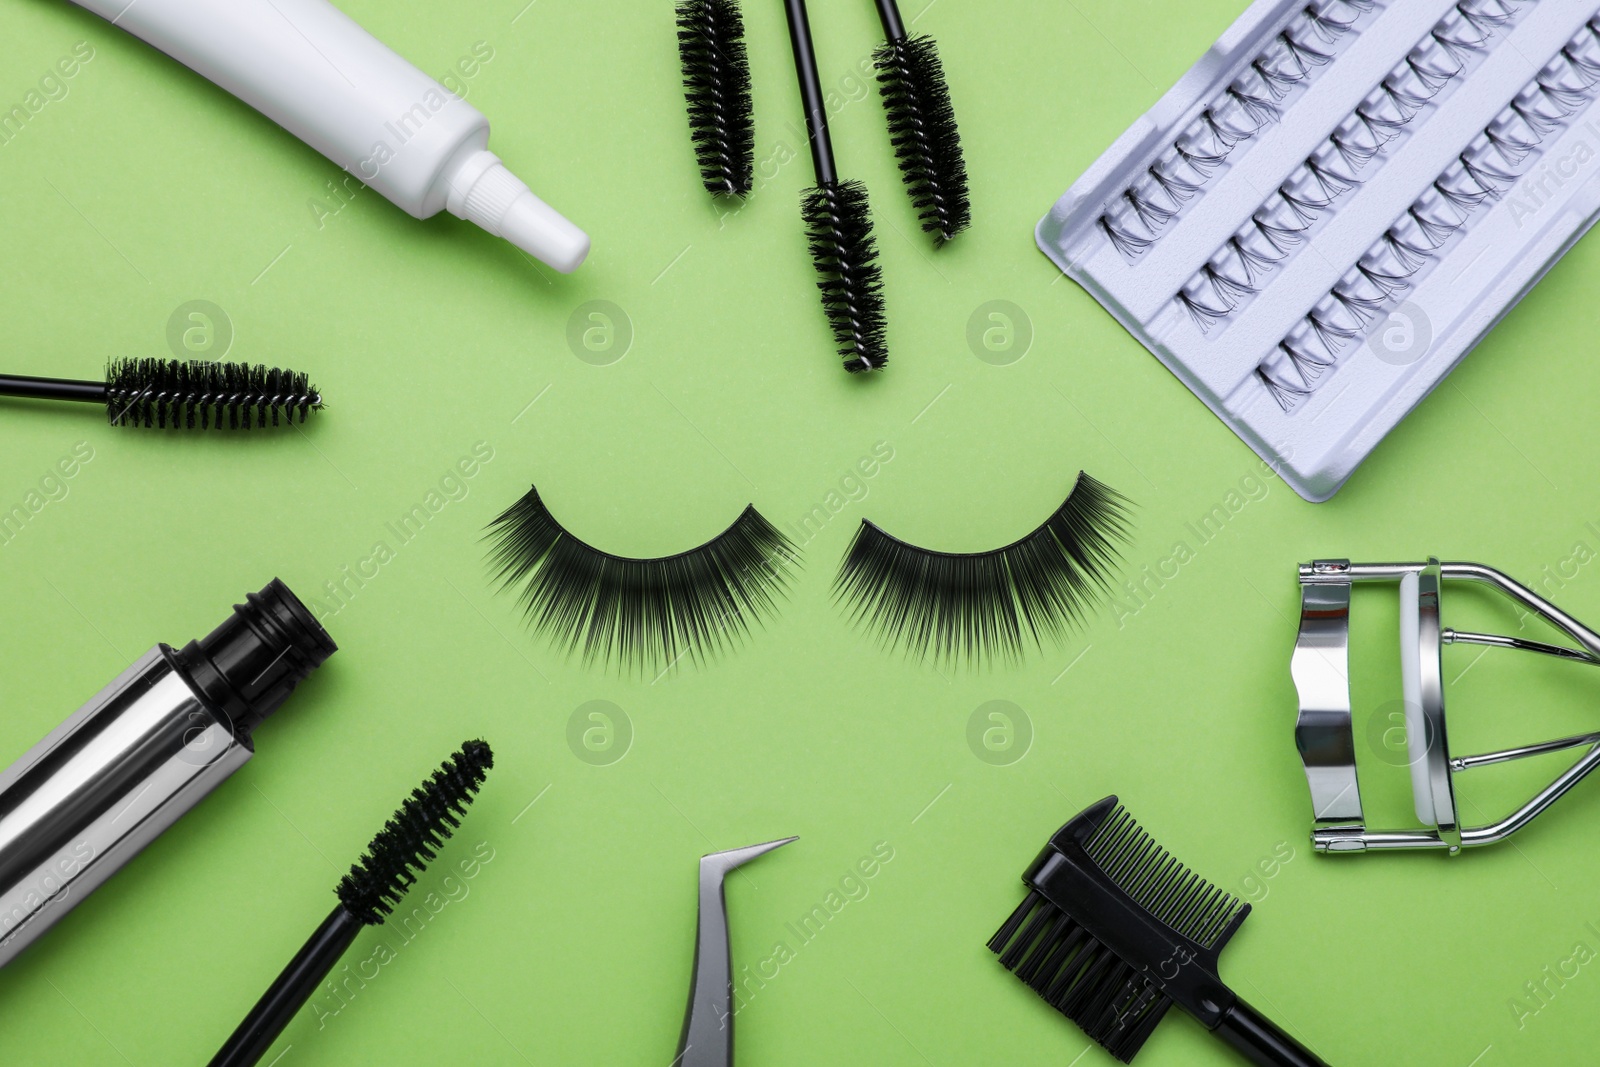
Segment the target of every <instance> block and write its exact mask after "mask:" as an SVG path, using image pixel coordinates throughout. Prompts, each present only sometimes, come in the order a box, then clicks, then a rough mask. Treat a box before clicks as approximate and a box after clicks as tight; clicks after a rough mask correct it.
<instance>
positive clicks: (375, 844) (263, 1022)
mask: <svg viewBox="0 0 1600 1067" xmlns="http://www.w3.org/2000/svg"><path fill="white" fill-rule="evenodd" d="M493 766H494V753H493V752H491V751H490V749H489V746H488V745H487V744H485V743H484V742H482V741H468V742H467V743H466V744H464V745H462V746H461V749H460V751H458V752H457V753H456V754H455V755H453V756H451V757H450V758H449V759H448V760H446V761H445V762H444V764H443V765H442V766H441V767H440V768H439V769H438V770H436V771H434V772H433V776H432V777H430V778H429V779H428V780H427V781H425V782H423V783H422V786H421V788H419V789H414V790H412V792H411V796H409V797H407V798H406V801H405V803H404V804H402V805H401V806H400V810H399V811H397V812H395V815H394V818H393V819H390V820H389V822H388V824H387V825H386V826H384V828H383V829H382V830H380V831H378V836H377V837H374V838H373V839H372V844H371V845H369V846H368V848H367V853H366V855H364V856H362V857H361V862H360V863H357V864H356V865H355V866H354V867H352V868H350V873H349V874H348V875H346V876H345V878H344V880H343V881H341V882H340V883H339V887H338V889H336V890H335V892H336V893H338V895H339V904H338V906H337V907H335V908H334V909H333V913H332V914H330V915H329V916H328V918H327V919H326V920H324V922H323V924H322V925H321V926H319V927H318V928H317V931H316V933H314V934H312V935H311V940H309V941H307V942H306V943H305V947H304V948H302V949H301V950H300V951H299V953H297V954H296V955H295V958H294V959H292V960H290V961H289V966H287V967H285V968H284V969H283V973H282V974H280V975H279V976H278V980H277V981H276V982H273V983H272V987H271V988H270V989H268V990H267V992H266V993H265V995H263V996H262V998H261V999H260V1000H259V1001H257V1002H256V1006H255V1007H254V1008H253V1009H252V1010H251V1012H250V1014H249V1015H248V1016H246V1017H245V1020H244V1022H242V1023H240V1024H239V1028H238V1029H237V1030H235V1031H234V1032H233V1036H232V1037H230V1038H228V1043H227V1044H226V1045H223V1046H222V1050H221V1051H220V1052H218V1053H217V1054H216V1056H214V1057H212V1060H211V1067H253V1065H254V1064H256V1063H258V1062H259V1061H260V1059H261V1057H262V1056H263V1055H265V1054H266V1052H267V1050H268V1049H269V1048H271V1047H272V1043H273V1042H274V1041H276V1040H277V1039H278V1035H279V1034H281V1033H283V1029H284V1027H286V1026H288V1025H289V1021H290V1020H291V1019H293V1018H294V1017H295V1014H296V1013H297V1012H299V1010H300V1009H301V1008H302V1007H304V1006H305V1002H306V1001H307V1000H309V999H310V998H311V994H313V993H315V992H316V991H317V987H318V986H320V985H321V984H322V980H323V979H324V978H326V977H327V976H328V972H329V971H331V970H333V965H334V964H336V963H338V962H339V958H340V957H341V956H343V955H344V954H345V951H346V950H348V949H349V948H350V946H351V944H352V943H354V942H355V939H356V935H357V934H359V933H360V932H361V930H362V929H363V928H364V927H367V926H377V925H378V924H380V923H382V922H383V920H384V919H385V918H386V917H387V916H388V915H389V913H390V912H391V911H392V910H393V909H394V907H395V906H396V905H397V904H399V903H400V900H401V898H403V897H404V896H405V895H406V891H407V890H409V889H410V888H411V887H412V886H413V885H416V883H417V878H418V876H420V875H421V874H422V872H423V870H424V869H425V868H426V867H427V866H428V862H429V861H430V860H432V859H433V858H434V856H435V855H436V854H437V853H438V850H439V848H440V846H442V845H443V844H444V842H445V840H446V839H448V838H449V837H450V834H451V833H452V832H453V831H454V830H455V829H456V828H457V827H459V826H460V825H461V821H460V819H461V816H462V815H463V814H465V813H466V809H467V806H468V805H469V804H471V803H472V800H473V798H474V797H475V796H476V795H477V793H478V789H479V788H480V787H481V786H482V785H483V780H484V778H485V776H486V775H487V773H488V771H489V768H491V767H493Z"/></svg>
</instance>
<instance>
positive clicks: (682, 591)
mask: <svg viewBox="0 0 1600 1067" xmlns="http://www.w3.org/2000/svg"><path fill="white" fill-rule="evenodd" d="M489 529H490V533H489V539H490V540H491V541H492V542H493V548H492V550H491V560H492V562H493V564H494V566H495V567H496V569H497V570H498V577H499V579H500V581H501V582H502V584H503V586H504V587H506V588H510V587H513V586H518V587H520V589H521V591H520V597H521V602H522V606H523V608H524V610H525V611H526V612H527V615H528V621H529V624H530V625H531V626H532V627H533V629H534V630H536V631H538V632H539V633H541V634H544V635H546V636H548V637H551V638H552V639H554V640H555V641H556V642H557V643H558V644H559V645H560V646H562V647H563V648H564V650H565V651H567V652H568V653H571V652H574V651H577V650H579V649H581V650H582V655H583V659H584V661H585V662H593V661H595V660H613V661H615V662H616V664H617V665H618V666H619V667H624V668H632V669H634V670H635V671H637V672H640V673H642V672H644V671H646V670H650V671H664V670H667V669H671V668H673V667H675V666H676V665H677V664H678V662H679V661H681V660H683V659H685V658H690V659H693V660H694V661H696V662H701V661H703V660H705V659H707V658H709V657H710V656H712V655H714V654H716V653H717V652H720V651H722V650H724V649H726V648H728V647H731V646H732V645H734V644H736V643H737V642H738V641H739V640H741V639H742V638H743V637H744V636H746V635H747V634H748V633H749V631H750V629H751V627H752V624H753V623H756V622H758V621H759V620H761V619H762V618H763V617H765V616H766V615H768V614H770V613H771V611H772V610H773V609H774V607H775V606H776V604H777V601H778V599H779V597H781V596H782V595H783V593H784V591H785V589H786V587H787V584H788V581H789V578H790V572H791V571H792V570H793V568H794V567H795V566H796V565H797V564H798V562H799V550H798V549H797V548H796V547H795V545H794V543H793V542H792V541H790V540H789V538H788V537H786V536H784V534H783V532H782V531H780V530H779V529H778V528H777V527H775V526H773V525H772V524H771V523H770V522H768V521H767V520H766V519H765V518H764V517H763V516H762V515H761V513H760V512H758V511H756V509H755V508H754V507H749V508H746V509H745V510H744V513H743V514H741V515H740V516H739V518H738V519H737V520H735V521H734V523H733V525H731V526H729V527H728V529H726V530H724V531H723V532H722V533H721V534H719V535H718V536H717V537H715V538H713V539H712V540H710V541H708V542H706V543H705V544H703V545H701V546H700V547H698V548H694V549H691V550H689V551H687V552H680V553H678V554H677V555H673V556H665V557H662V558H658V559H635V558H630V557H625V556H618V555H614V554H612V553H610V552H605V551H603V550H601V549H598V548H595V547H593V546H591V545H589V544H586V543H585V542H583V541H582V540H580V539H578V538H577V537H574V536H573V535H572V534H570V533H568V532H567V531H566V530H565V529H563V528H562V526H561V524H560V523H559V522H557V521H556V518H555V516H553V515H552V514H551V513H550V510H549V508H548V507H547V506H546V505H545V503H544V501H543V500H542V499H541V498H540V496H539V490H538V489H537V488H536V487H535V488H532V489H529V490H528V492H527V493H526V494H525V495H524V496H523V497H522V499H520V500H518V501H517V502H516V503H515V504H513V505H512V506H511V507H510V508H508V509H507V510H506V511H505V513H503V514H502V515H500V517H499V518H497V519H495V521H494V522H493V523H492V524H491V525H490V528H489Z"/></svg>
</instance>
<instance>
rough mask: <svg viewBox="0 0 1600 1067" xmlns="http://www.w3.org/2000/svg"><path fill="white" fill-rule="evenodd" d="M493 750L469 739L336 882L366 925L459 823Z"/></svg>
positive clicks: (380, 915) (385, 910)
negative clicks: (357, 861) (346, 873)
mask: <svg viewBox="0 0 1600 1067" xmlns="http://www.w3.org/2000/svg"><path fill="white" fill-rule="evenodd" d="M493 766H494V753H493V751H491V750H490V748H489V746H488V744H486V743H485V742H483V741H468V742H467V743H466V744H464V745H462V746H461V749H460V751H458V752H456V753H455V754H454V755H453V756H451V757H450V758H449V759H448V760H446V761H445V762H444V764H443V765H442V766H441V767H440V768H439V769H438V770H436V771H434V772H433V775H432V777H430V778H429V779H428V780H427V781H426V782H423V783H422V786H421V787H420V788H418V789H414V790H412V791H411V796H409V797H407V798H406V801H405V803H404V804H402V805H401V806H400V810H399V811H397V812H395V815H394V818H392V819H390V820H389V822H388V824H387V825H386V826H384V828H383V829H382V830H380V831H378V836H376V837H374V838H373V839H372V844H371V845H370V846H369V847H368V849H367V852H366V855H364V856H362V857H361V862H360V863H358V864H356V865H355V866H354V867H351V868H350V873H349V874H348V875H346V876H345V877H344V879H343V880H342V881H340V883H339V888H338V890H337V893H338V894H339V900H340V902H341V903H342V904H343V905H344V906H345V909H346V910H347V911H349V912H350V913H351V914H352V915H354V916H355V917H356V918H358V919H360V920H361V921H362V922H364V923H366V924H367V925H368V926H376V925H377V924H379V923H381V922H383V919H384V917H385V916H387V915H389V914H390V912H391V911H393V909H394V906H395V905H397V904H398V903H400V899H401V898H402V897H404V896H405V895H406V892H407V890H409V889H410V888H411V887H412V886H413V885H415V884H416V882H417V876H418V875H420V874H421V873H422V871H423V869H424V868H426V867H427V865H428V863H429V861H431V860H432V859H433V858H434V856H435V855H436V854H437V851H438V849H439V847H440V846H441V845H442V844H443V843H444V842H445V841H446V840H447V839H448V838H449V837H450V835H451V833H452V832H454V830H455V829H456V828H457V827H459V826H460V825H461V823H460V816H461V815H463V814H464V813H465V812H466V809H467V806H468V805H469V804H471V803H472V801H473V798H474V797H475V796H477V793H478V790H479V788H480V787H481V786H482V785H483V782H484V779H485V777H487V773H488V771H489V769H490V768H492V767H493Z"/></svg>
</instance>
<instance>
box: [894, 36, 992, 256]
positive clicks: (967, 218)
mask: <svg viewBox="0 0 1600 1067" xmlns="http://www.w3.org/2000/svg"><path fill="white" fill-rule="evenodd" d="M874 58H875V61H876V63H877V67H878V83H879V87H880V89H881V90H882V93H883V103H884V108H885V109H886V111H887V112H888V116H889V139H890V142H891V143H892V144H893V145H894V149H895V154H896V155H898V156H899V157H900V171H901V174H902V175H903V177H904V178H905V183H906V187H907V190H908V191H909V192H910V194H911V202H912V204H913V205H914V206H915V207H916V208H917V211H918V214H919V217H920V218H921V220H922V228H923V230H924V231H926V232H927V233H930V234H933V235H934V237H935V238H936V239H937V240H938V243H939V244H944V243H946V242H948V241H951V240H953V239H954V238H955V237H956V235H957V234H959V233H961V231H962V230H965V229H966V228H967V227H968V226H969V225H971V223H972V207H971V197H970V194H969V193H968V189H967V164H966V160H965V159H964V158H963V156H962V154H961V134H960V133H959V132H958V131H957V129H956V113H955V107H954V106H953V105H952V104H951V103H950V89H949V86H948V85H947V84H946V82H945V76H944V66H943V64H941V63H940V61H939V48H938V46H937V45H936V44H935V43H934V40H933V38H932V37H929V36H926V35H920V36H916V37H903V38H900V39H899V40H894V41H889V42H887V43H885V44H884V45H883V46H881V47H880V48H879V49H878V51H877V53H876V54H875V57H874Z"/></svg>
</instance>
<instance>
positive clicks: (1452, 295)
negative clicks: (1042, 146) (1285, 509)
mask: <svg viewBox="0 0 1600 1067" xmlns="http://www.w3.org/2000/svg"><path fill="white" fill-rule="evenodd" d="M1305 7H1306V4H1305V2H1304V0H1256V2H1255V3H1253V4H1251V5H1249V7H1248V10H1246V11H1245V13H1244V14H1243V15H1241V16H1240V17H1239V19H1238V20H1237V21H1236V22H1235V23H1234V25H1233V26H1232V27H1230V28H1229V30H1228V31H1227V32H1226V33H1225V34H1224V35H1223V36H1222V37H1221V38H1220V39H1219V40H1218V41H1217V42H1216V44H1215V45H1214V46H1213V47H1212V48H1211V49H1210V51H1208V52H1207V53H1206V54H1205V56H1203V57H1202V58H1201V59H1200V61H1199V62H1197V63H1196V64H1195V65H1194V66H1193V67H1192V68H1191V69H1190V70H1189V71H1188V72H1187V73H1186V74H1185V75H1184V76H1183V78H1182V79H1181V80H1179V81H1178V83H1177V84H1176V85H1175V86H1174V87H1173V88H1172V89H1171V90H1170V91H1168V92H1167V93H1166V95H1165V96H1163V97H1162V99H1161V100H1160V102H1159V103H1158V104H1156V105H1155V106H1154V107H1153V108H1152V109H1151V110H1150V111H1149V112H1148V113H1146V114H1145V115H1144V116H1143V117H1142V118H1141V119H1140V121H1139V122H1138V123H1137V124H1135V125H1134V126H1133V127H1132V128H1131V129H1130V130H1128V131H1127V132H1126V133H1124V134H1123V136H1122V137H1120V138H1119V139H1118V140H1117V142H1116V143H1115V144H1114V145H1113V146H1112V147H1111V148H1110V149H1109V150H1108V151H1107V152H1106V153H1105V154H1104V155H1103V156H1102V157H1101V158H1100V159H1099V160H1098V161H1096V162H1095V163H1094V165H1093V166H1091V167H1090V168H1089V169H1088V170H1087V171H1086V172H1085V173H1084V174H1083V175H1082V177H1080V178H1079V179H1078V180H1077V182H1076V183H1075V184H1073V185H1072V187H1071V188H1069V189H1068V190H1067V192H1066V193H1065V194H1064V195H1063V196H1061V197H1060V198H1059V199H1058V200H1057V202H1056V203H1055V205H1054V206H1053V207H1052V209H1051V210H1050V211H1049V213H1048V214H1046V215H1045V217H1044V218H1043V219H1042V220H1040V222H1039V225H1038V226H1037V228H1036V239H1037V241H1038V244H1039V247H1040V248H1041V249H1042V250H1043V251H1044V252H1045V253H1046V254H1047V255H1049V256H1050V258H1051V259H1052V260H1053V261H1054V262H1055V263H1056V264H1057V265H1058V266H1059V267H1060V268H1061V269H1062V271H1063V272H1065V273H1066V274H1067V275H1068V276H1070V277H1071V278H1073V279H1074V280H1075V281H1077V282H1079V283H1080V284H1081V285H1082V286H1083V287H1084V289H1085V290H1087V291H1088V292H1089V294H1090V295H1091V296H1093V297H1094V298H1095V299H1096V300H1098V301H1099V302H1100V303H1101V304H1102V305H1104V306H1105V308H1106V309H1107V310H1108V311H1110V312H1111V313H1112V315H1113V317H1114V318H1115V319H1116V320H1117V322H1118V323H1120V324H1121V325H1122V326H1124V327H1125V328H1126V329H1127V330H1128V331H1129V332H1130V333H1131V334H1133V336H1134V337H1135V338H1136V339H1137V340H1138V341H1139V342H1140V343H1142V344H1143V345H1144V346H1145V347H1146V348H1147V349H1148V350H1149V351H1150V352H1151V353H1152V354H1153V355H1154V356H1155V357H1156V358H1157V359H1159V360H1161V362H1162V363H1163V364H1165V365H1166V366H1167V368H1168V369H1169V370H1171V371H1172V372H1173V373H1174V374H1175V375H1176V376H1177V377H1178V378H1179V379H1180V380H1181V381H1182V382H1183V383H1184V384H1185V385H1187V386H1188V387H1189V389H1190V390H1191V391H1193V392H1194V393H1195V394H1196V395H1197V396H1198V397H1199V398H1200V399H1202V400H1203V401H1204V402H1205V403H1206V405H1207V406H1208V407H1209V408H1210V409H1211V411H1212V412H1214V413H1215V414H1216V415H1217V416H1218V417H1219V418H1220V419H1221V420H1222V421H1223V422H1224V423H1225V424H1227V425H1228V426H1229V427H1230V428H1231V429H1233V430H1234V432H1235V433H1236V434H1238V436H1239V437H1240V438H1241V439H1242V440H1243V441H1244V442H1245V443H1246V444H1247V445H1248V446H1249V447H1250V448H1252V449H1253V450H1254V451H1255V452H1256V453H1257V454H1259V455H1260V456H1261V458H1262V459H1263V460H1265V461H1266V462H1268V463H1270V464H1271V465H1272V467H1273V468H1274V469H1275V470H1277V471H1278V472H1279V474H1280V475H1281V476H1282V477H1283V479H1284V481H1285V483H1286V484H1288V485H1289V486H1291V487H1292V488H1293V489H1294V490H1295V491H1296V492H1298V493H1299V494H1300V495H1301V496H1303V497H1305V498H1306V499H1308V500H1314V501H1315V500H1326V499H1327V498H1328V497H1330V496H1332V495H1333V494H1334V493H1335V492H1337V491H1338V489H1339V487H1340V486H1341V485H1343V484H1344V482H1345V481H1346V480H1347V479H1348V478H1349V477H1350V475H1351V474H1352V473H1353V472H1354V470H1355V468H1356V467H1357V466H1359V465H1360V463H1361V462H1362V461H1363V460H1364V459H1365V458H1366V456H1367V455H1368V454H1369V453H1370V452H1371V451H1372V450H1373V449H1374V448H1376V447H1378V446H1379V443H1380V442H1381V441H1383V440H1384V439H1385V437H1386V436H1387V435H1388V433H1389V432H1390V431H1391V430H1393V429H1394V427H1395V426H1396V425H1397V424H1398V423H1399V422H1400V420H1401V419H1403V418H1405V416H1406V415H1407V414H1408V413H1409V412H1410V411H1411V410H1412V409H1413V408H1414V407H1415V406H1416V405H1417V404H1418V403H1420V402H1421V400H1422V398H1423V397H1425V396H1427V395H1428V393H1429V392H1431V391H1432V390H1433V389H1434V388H1436V387H1437V386H1438V384H1439V381H1440V380H1441V379H1442V378H1443V377H1444V375H1446V374H1448V373H1449V372H1450V370H1451V369H1453V368H1454V367H1455V366H1457V365H1458V364H1459V363H1460V361H1461V359H1462V358H1464V357H1465V356H1466V354H1467V353H1468V352H1470V351H1471V350H1472V349H1473V348H1474V347H1475V346H1476V345H1477V344H1478V342H1479V341H1481V340H1482V339H1483V338H1484V337H1485V336H1486V335H1487V333H1488V332H1489V331H1490V330H1492V329H1494V328H1495V325H1496V324H1497V323H1498V322H1500V321H1502V320H1503V318H1504V317H1505V312H1506V311H1507V309H1508V308H1509V307H1511V306H1512V305H1514V304H1515V303H1516V302H1517V301H1518V300H1520V299H1521V298H1522V297H1523V296H1524V295H1525V294H1526V293H1527V292H1528V290H1529V289H1530V288H1531V286H1533V285H1535V284H1537V283H1538V281H1539V279H1540V278H1541V277H1543V275H1544V274H1545V272H1547V271H1548V270H1549V269H1550V267H1551V265H1552V264H1553V263H1554V262H1555V260H1557V259H1559V258H1560V257H1561V256H1562V255H1564V254H1565V252H1566V250H1567V249H1569V248H1571V247H1572V245H1573V244H1574V243H1575V242H1576V241H1577V240H1578V239H1580V238H1581V237H1582V236H1583V235H1584V234H1585V233H1586V232H1587V231H1588V229H1589V227H1590V226H1591V225H1592V224H1593V223H1594V222H1595V221H1597V220H1600V89H1597V85H1600V0H1406V2H1405V3H1399V2H1395V0H1375V2H1374V3H1372V4H1371V5H1370V6H1368V7H1367V8H1366V9H1365V10H1361V11H1355V10H1352V9H1340V10H1342V11H1343V13H1342V14H1341V13H1340V10H1336V9H1334V8H1333V7H1331V6H1330V5H1326V4H1323V5H1317V6H1315V7H1314V8H1313V10H1314V12H1315V13H1317V14H1318V15H1319V16H1321V17H1324V18H1327V17H1331V18H1333V19H1335V20H1337V21H1339V22H1345V23H1348V25H1347V26H1344V27H1342V28H1341V27H1337V26H1334V27H1328V26H1322V25H1321V23H1320V22H1319V23H1317V24H1316V25H1315V26H1311V25H1308V24H1306V23H1304V22H1303V21H1302V20H1303V18H1304V11H1305ZM1297 25H1299V26H1303V27H1304V28H1305V32H1303V33H1297V34H1294V35H1293V36H1295V38H1296V39H1297V40H1298V41H1299V42H1300V43H1301V44H1304V45H1309V46H1310V47H1311V48H1313V49H1315V50H1316V51H1317V52H1318V53H1319V54H1320V57H1325V58H1319V57H1318V56H1310V55H1308V54H1307V55H1302V54H1300V53H1296V54H1295V56H1296V58H1298V59H1300V60H1302V61H1303V63H1304V65H1303V66H1302V65H1300V64H1298V63H1295V62H1290V61H1289V59H1288V58H1286V57H1285V55H1284V54H1283V53H1281V52H1280V53H1271V49H1273V47H1274V46H1275V45H1278V44H1281V42H1280V40H1279V35H1280V34H1281V33H1282V32H1283V30H1284V29H1285V27H1290V26H1297ZM1318 28H1320V30H1321V31H1322V33H1318V32H1316V30H1317V29H1318ZM1269 54H1273V55H1277V56H1278V58H1279V60H1280V61H1279V62H1276V63H1271V64H1265V63H1260V62H1258V61H1259V60H1260V59H1261V57H1262V56H1263V55H1269ZM1280 75H1281V77H1280ZM1301 77H1304V78H1305V80H1304V81H1296V80H1295V79H1297V78H1301ZM1230 94H1231V95H1230ZM1221 101H1228V102H1230V103H1229V106H1228V107H1226V108H1224V107H1222V106H1221V104H1220V103H1219V102H1221ZM1180 148H1181V149H1182V151H1180V150H1179V149H1180ZM1308 250H1309V251H1308Z"/></svg>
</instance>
